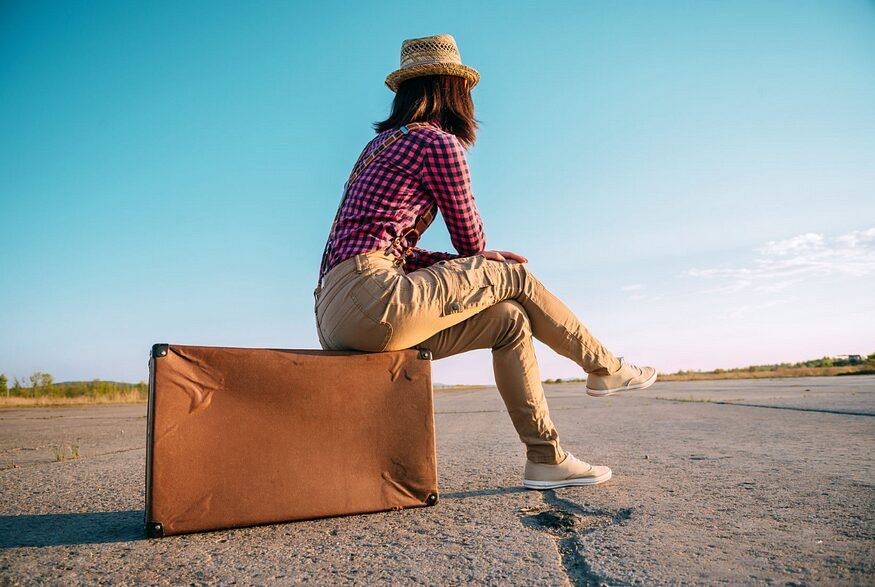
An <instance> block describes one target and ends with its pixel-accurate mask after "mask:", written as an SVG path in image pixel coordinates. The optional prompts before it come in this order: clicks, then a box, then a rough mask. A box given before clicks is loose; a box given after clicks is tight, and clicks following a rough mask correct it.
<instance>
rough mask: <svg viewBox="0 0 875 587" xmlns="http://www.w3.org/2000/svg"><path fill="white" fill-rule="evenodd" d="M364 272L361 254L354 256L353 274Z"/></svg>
mask: <svg viewBox="0 0 875 587" xmlns="http://www.w3.org/2000/svg"><path fill="white" fill-rule="evenodd" d="M363 270H364V264H363V263H362V254H361V253H359V254H358V255H356V256H355V272H356V273H361V272H362V271H363Z"/></svg>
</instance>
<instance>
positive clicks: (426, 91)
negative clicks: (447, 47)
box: [374, 75, 477, 149]
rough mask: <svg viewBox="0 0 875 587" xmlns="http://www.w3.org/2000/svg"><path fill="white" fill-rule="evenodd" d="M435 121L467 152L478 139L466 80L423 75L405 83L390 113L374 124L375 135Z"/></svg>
mask: <svg viewBox="0 0 875 587" xmlns="http://www.w3.org/2000/svg"><path fill="white" fill-rule="evenodd" d="M431 120H436V121H437V122H439V123H440V125H441V128H443V129H444V130H445V131H447V132H450V133H453V134H454V135H456V137H458V139H459V141H461V143H462V144H463V145H464V146H465V148H466V149H470V148H471V146H472V145H473V144H474V141H475V139H476V135H477V120H476V119H475V118H474V101H473V100H471V90H470V89H469V87H468V80H466V79H465V78H463V77H459V76H455V75H423V76H419V77H414V78H410V79H408V80H404V81H403V82H401V84H400V85H399V86H398V92H397V93H396V94H395V99H394V100H392V113H391V114H390V115H389V118H387V119H386V120H384V121H383V122H377V123H374V129H375V130H376V131H377V132H383V131H384V130H389V129H390V128H398V127H399V126H402V125H404V124H408V123H410V122H428V121H431Z"/></svg>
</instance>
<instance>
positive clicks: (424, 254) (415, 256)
mask: <svg viewBox="0 0 875 587" xmlns="http://www.w3.org/2000/svg"><path fill="white" fill-rule="evenodd" d="M459 256H460V255H454V254H453V253H441V252H437V251H426V250H425V249H420V248H418V247H413V248H412V249H410V254H409V255H407V258H406V259H405V260H404V267H403V269H404V273H410V272H411V271H416V270H417V269H422V268H423V267H428V266H429V265H434V264H435V263H437V262H438V261H447V260H449V259H456V258H458V257H459Z"/></svg>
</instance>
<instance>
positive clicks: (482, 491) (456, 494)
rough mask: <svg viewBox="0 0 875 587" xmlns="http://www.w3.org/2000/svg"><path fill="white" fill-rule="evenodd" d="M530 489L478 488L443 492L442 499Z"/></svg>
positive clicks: (483, 495)
mask: <svg viewBox="0 0 875 587" xmlns="http://www.w3.org/2000/svg"><path fill="white" fill-rule="evenodd" d="M526 491H530V490H529V489H526V488H525V487H495V488H493V489H477V490H475V491H454V492H452V493H441V499H467V498H469V497H486V496H489V495H507V494H509V493H525V492H526Z"/></svg>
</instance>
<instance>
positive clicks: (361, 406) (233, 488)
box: [146, 345, 437, 535]
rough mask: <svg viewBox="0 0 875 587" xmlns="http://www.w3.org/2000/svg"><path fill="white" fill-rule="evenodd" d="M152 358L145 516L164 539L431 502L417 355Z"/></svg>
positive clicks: (431, 471)
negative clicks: (208, 531) (160, 528)
mask: <svg viewBox="0 0 875 587" xmlns="http://www.w3.org/2000/svg"><path fill="white" fill-rule="evenodd" d="M151 365H152V368H151V370H150V397H149V426H148V428H149V434H148V451H147V452H148V454H147V487H146V522H147V527H148V525H149V524H153V525H154V524H161V527H162V533H163V535H171V534H180V533H186V532H195V531H202V530H214V529H220V528H233V527H240V526H250V525H256V524H267V523H274V522H284V521H292V520H303V519H310V518H319V517H325V516H337V515H345V514H360V513H366V512H376V511H384V510H392V509H400V508H408V507H416V506H423V505H432V504H433V503H434V501H436V498H437V467H436V459H435V438H434V411H433V403H432V385H431V361H430V360H428V359H423V358H421V353H420V352H419V351H416V350H402V351H396V352H387V353H358V352H344V351H316V350H272V349H239V348H219V347H199V346H179V345H169V346H168V347H167V348H166V353H165V355H164V356H159V357H157V358H153V359H152V363H151Z"/></svg>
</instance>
